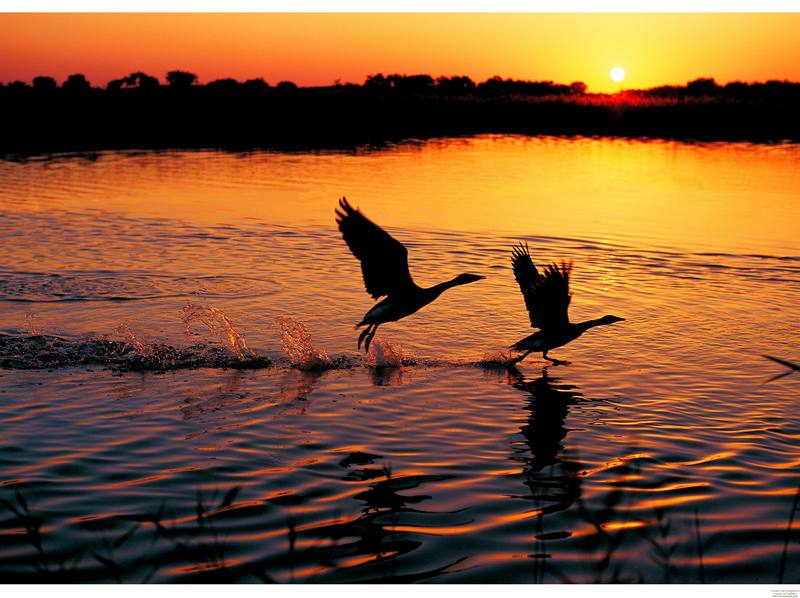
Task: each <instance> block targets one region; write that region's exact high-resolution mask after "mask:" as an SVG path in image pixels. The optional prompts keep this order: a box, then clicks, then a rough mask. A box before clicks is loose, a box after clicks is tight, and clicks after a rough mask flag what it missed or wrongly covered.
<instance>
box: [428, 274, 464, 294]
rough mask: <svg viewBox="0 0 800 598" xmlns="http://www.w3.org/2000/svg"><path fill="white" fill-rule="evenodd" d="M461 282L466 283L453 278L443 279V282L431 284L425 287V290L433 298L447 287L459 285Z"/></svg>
mask: <svg viewBox="0 0 800 598" xmlns="http://www.w3.org/2000/svg"><path fill="white" fill-rule="evenodd" d="M462 284H467V283H466V282H460V281H458V280H456V279H455V278H454V279H452V280H445V281H444V282H440V283H439V284H437V285H433V286H432V287H430V288H427V289H425V291H426V292H427V293H428V294H429V295H430V296H431V297H433V298H436V297H438V296H439V295H441V294H442V293H444V292H445V291H446V290H447V289H452V288H453V287H457V286H460V285H462Z"/></svg>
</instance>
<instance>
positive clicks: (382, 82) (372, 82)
mask: <svg viewBox="0 0 800 598" xmlns="http://www.w3.org/2000/svg"><path fill="white" fill-rule="evenodd" d="M364 88H365V89H368V90H370V91H386V90H387V89H389V82H388V81H387V80H386V77H384V76H383V74H382V73H378V74H377V75H369V76H368V77H367V78H366V79H365V80H364Z"/></svg>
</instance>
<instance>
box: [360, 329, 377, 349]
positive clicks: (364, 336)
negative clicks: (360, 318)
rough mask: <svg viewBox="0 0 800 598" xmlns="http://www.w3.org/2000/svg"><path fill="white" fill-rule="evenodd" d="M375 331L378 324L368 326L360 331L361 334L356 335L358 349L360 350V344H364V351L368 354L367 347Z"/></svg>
mask: <svg viewBox="0 0 800 598" xmlns="http://www.w3.org/2000/svg"><path fill="white" fill-rule="evenodd" d="M377 331H378V324H368V325H367V327H366V328H365V329H364V330H362V331H361V334H359V335H358V348H359V349H361V343H364V351H365V352H367V353H369V345H370V343H371V342H372V339H373V337H374V336H375V333H376V332H377Z"/></svg>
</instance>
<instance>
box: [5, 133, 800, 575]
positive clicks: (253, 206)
mask: <svg viewBox="0 0 800 598" xmlns="http://www.w3.org/2000/svg"><path fill="white" fill-rule="evenodd" d="M799 167H800V147H798V146H795V145H791V144H785V145H783V144H777V145H755V144H746V143H707V144H700V143H684V142H671V141H670V142H666V141H652V140H651V141H648V140H638V141H633V140H622V139H589V138H575V139H572V138H551V137H522V136H479V137H473V138H453V139H439V140H432V141H427V142H422V141H420V142H408V143H403V144H398V145H391V146H387V147H382V148H360V149H358V150H354V151H330V152H315V153H312V152H303V153H300V152H298V153H280V152H267V151H258V152H252V153H231V152H222V151H212V150H208V151H192V152H184V151H180V152H177V151H176V152H170V151H164V152H134V151H129V152H107V153H99V154H91V155H75V156H68V155H63V156H49V157H47V158H40V159H27V160H18V161H3V162H0V181H2V185H1V186H0V239H2V246H3V248H4V251H3V252H2V253H1V254H0V364H2V366H3V367H2V369H0V430H1V432H0V499H1V500H3V501H4V502H3V503H0V539H1V540H2V541H0V579H2V580H3V581H8V582H11V581H18V582H29V581H82V582H93V581H106V582H107V581H123V582H141V581H156V582H180V581H185V582H202V581H223V582H225V581H236V582H258V581H277V582H298V583H308V582H312V583H313V582H320V583H332V582H401V583H406V582H416V581H429V582H445V583H462V582H492V583H504V582H513V583H541V582H544V583H563V582H582V583H591V582H595V581H600V582H612V581H618V582H622V581H631V582H638V581H645V582H648V583H662V582H673V583H701V582H709V583H727V582H735V583H776V582H779V581H783V582H791V583H800V567H798V563H800V546H798V545H797V543H798V531H797V530H796V529H795V528H796V527H797V525H800V524H795V523H794V519H795V518H796V515H795V511H796V509H797V506H798V504H797V497H798V480H797V470H798V466H800V446H798V441H800V414H799V413H798V409H797V401H798V398H800V392H799V391H800V375H797V374H792V375H789V376H785V377H782V378H779V379H776V380H772V381H769V380H770V378H772V377H774V376H776V375H778V374H781V373H783V372H784V371H786V370H785V368H782V367H781V366H780V365H778V364H776V363H773V362H770V361H767V360H766V359H764V358H763V357H762V355H764V354H766V355H774V356H776V357H780V358H784V359H789V360H792V361H795V362H797V361H798V359H800V353H799V352H798V344H797V341H798V337H800V326H798V322H800V318H799V317H798V316H800V308H799V307H798V306H800V199H798V196H797V190H798V188H800V169H799ZM341 196H347V197H348V199H349V201H350V202H351V203H353V205H354V206H358V207H360V208H361V209H362V210H363V212H364V213H365V214H366V215H367V216H368V217H370V218H372V219H373V220H374V221H375V222H377V223H378V224H380V225H382V226H384V227H385V228H386V229H387V230H388V231H389V232H390V233H391V234H392V235H394V236H395V237H396V238H397V239H398V240H400V241H401V242H403V243H404V244H405V245H406V246H407V247H408V250H409V263H410V268H411V272H412V275H413V276H414V278H415V280H416V282H418V283H419V284H422V285H432V284H435V283H438V282H441V281H443V280H446V279H450V278H452V277H453V276H455V275H457V274H459V273H461V272H470V273H474V274H480V275H483V276H486V279H485V280H480V281H478V282H476V283H474V284H470V285H467V286H461V287H457V288H455V289H453V290H450V291H448V292H447V293H445V294H443V295H442V296H441V297H440V298H439V299H437V300H436V301H435V302H434V303H432V304H431V305H429V306H427V307H425V308H424V309H423V310H421V311H420V312H418V313H417V314H414V315H412V316H410V317H408V318H406V319H404V320H401V321H400V322H397V323H393V324H387V325H384V326H381V328H380V329H379V330H378V334H377V336H376V342H375V345H374V346H375V347H376V348H377V352H373V353H372V354H371V355H370V356H366V355H364V354H363V353H359V351H358V350H357V349H356V339H357V336H358V332H357V331H356V330H355V329H354V325H355V324H356V323H357V322H358V321H359V320H360V319H361V317H362V315H363V314H364V313H365V312H366V311H367V310H368V309H369V308H370V307H371V306H372V304H373V301H372V299H371V298H370V297H369V296H368V295H367V293H366V292H365V291H364V286H363V281H362V278H361V271H360V266H359V264H358V262H357V260H356V259H355V258H354V257H353V256H352V254H351V253H350V251H349V249H348V248H347V246H346V244H345V243H344V241H343V240H342V238H341V234H340V233H339V231H338V230H337V228H336V224H335V221H334V208H335V207H336V205H337V199H338V198H339V197H341ZM518 241H527V243H528V245H529V247H530V252H531V255H532V256H533V259H534V261H535V262H536V263H537V264H539V265H544V264H546V263H549V262H552V261H561V260H572V261H573V262H574V268H573V272H572V293H573V299H572V306H571V318H572V320H573V321H580V320H583V319H591V318H597V317H600V316H602V315H604V314H616V315H619V316H622V317H624V318H625V321H624V322H620V323H617V324H615V325H613V326H609V327H603V328H598V329H596V330H592V331H589V332H587V333H586V334H585V335H584V336H582V337H581V338H580V339H578V340H576V341H575V342H574V343H571V344H569V345H567V346H564V347H561V348H559V349H555V350H554V351H552V352H551V356H553V357H557V358H559V359H568V360H569V361H570V364H569V365H560V366H550V365H549V364H547V362H545V361H543V360H542V359H541V356H540V355H538V354H532V355H530V356H529V357H528V358H527V359H526V360H525V361H523V362H522V363H521V364H520V365H519V367H518V368H517V369H512V370H506V369H503V368H497V367H491V362H492V360H493V359H495V358H497V357H498V356H503V355H504V351H507V347H508V346H509V345H511V344H512V343H513V342H515V341H517V340H519V339H520V338H522V337H524V336H527V335H528V334H530V333H531V332H532V331H531V329H530V326H529V321H528V315H527V312H526V311H525V306H524V303H523V300H522V296H521V294H520V292H519V288H518V286H517V284H516V282H515V280H514V277H513V274H512V271H511V262H510V251H511V247H512V245H513V244H514V243H516V242H518ZM320 364H321V365H322V366H323V367H318V366H319V365H320ZM183 366H191V367H183ZM545 366H547V367H545Z"/></svg>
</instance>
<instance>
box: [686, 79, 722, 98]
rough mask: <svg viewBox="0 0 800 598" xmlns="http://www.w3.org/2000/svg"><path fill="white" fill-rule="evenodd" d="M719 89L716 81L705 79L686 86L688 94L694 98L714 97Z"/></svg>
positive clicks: (690, 82) (691, 82) (696, 80)
mask: <svg viewBox="0 0 800 598" xmlns="http://www.w3.org/2000/svg"><path fill="white" fill-rule="evenodd" d="M718 89H719V87H718V86H717V82H716V81H714V79H711V78H705V77H702V78H700V79H695V80H694V81H689V83H687V84H686V93H688V94H689V95H692V96H712V95H714V94H715V93H716V92H717V90H718Z"/></svg>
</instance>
